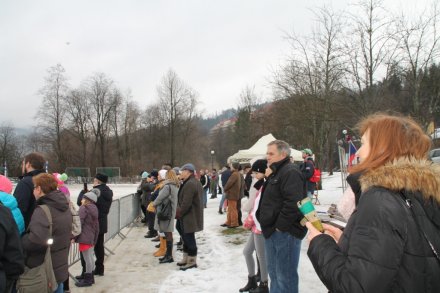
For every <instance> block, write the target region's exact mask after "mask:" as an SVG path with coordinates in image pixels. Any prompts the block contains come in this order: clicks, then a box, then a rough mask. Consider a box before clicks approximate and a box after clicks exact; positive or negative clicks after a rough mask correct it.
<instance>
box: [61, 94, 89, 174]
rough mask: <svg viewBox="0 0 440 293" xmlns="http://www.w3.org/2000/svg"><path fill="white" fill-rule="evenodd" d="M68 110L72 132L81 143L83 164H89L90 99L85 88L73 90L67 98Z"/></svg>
mask: <svg viewBox="0 0 440 293" xmlns="http://www.w3.org/2000/svg"><path fill="white" fill-rule="evenodd" d="M66 111H67V113H68V115H69V128H68V129H69V130H70V133H71V134H72V135H73V136H74V137H75V138H76V139H78V140H79V142H80V144H81V164H82V166H87V145H88V143H89V140H90V132H91V129H90V128H91V124H90V113H89V111H90V110H89V101H88V99H87V94H86V91H85V89H83V88H79V89H74V90H71V91H70V92H69V94H68V96H67V99H66Z"/></svg>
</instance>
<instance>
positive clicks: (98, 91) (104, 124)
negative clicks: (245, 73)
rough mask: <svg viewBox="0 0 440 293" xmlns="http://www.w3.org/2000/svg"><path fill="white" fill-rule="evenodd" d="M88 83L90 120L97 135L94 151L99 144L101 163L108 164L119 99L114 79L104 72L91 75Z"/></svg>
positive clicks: (102, 164)
mask: <svg viewBox="0 0 440 293" xmlns="http://www.w3.org/2000/svg"><path fill="white" fill-rule="evenodd" d="M86 84H87V90H86V93H87V99H88V104H89V105H90V106H91V109H90V112H89V114H90V115H89V120H90V124H91V126H92V131H93V134H94V136H95V145H94V149H93V150H94V153H95V151H96V147H97V144H99V150H100V153H99V156H100V164H101V166H102V167H105V166H106V153H105V151H106V143H107V137H108V135H109V132H110V119H111V118H112V116H111V115H112V113H113V111H114V109H115V107H116V103H117V100H116V99H115V95H113V92H112V90H113V86H114V85H113V81H112V80H111V79H110V78H109V77H107V76H106V75H105V74H104V73H96V74H94V75H93V76H91V77H89V78H88V79H87V81H86Z"/></svg>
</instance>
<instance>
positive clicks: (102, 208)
mask: <svg viewBox="0 0 440 293" xmlns="http://www.w3.org/2000/svg"><path fill="white" fill-rule="evenodd" d="M107 181H108V176H107V175H105V174H101V173H97V174H96V175H95V178H94V179H93V188H96V189H99V191H100V195H99V197H98V201H97V202H96V207H97V208H98V220H99V234H98V240H97V242H96V245H95V256H96V262H95V270H94V271H93V273H94V274H95V275H98V276H104V234H105V233H107V215H108V213H109V211H110V207H111V205H112V201H113V191H112V190H111V189H110V188H109V187H108V186H107Z"/></svg>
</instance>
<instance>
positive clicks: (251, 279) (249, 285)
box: [238, 276, 258, 292]
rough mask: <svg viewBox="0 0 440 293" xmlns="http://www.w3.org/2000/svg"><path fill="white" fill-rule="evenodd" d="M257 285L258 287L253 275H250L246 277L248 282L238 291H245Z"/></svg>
mask: <svg viewBox="0 0 440 293" xmlns="http://www.w3.org/2000/svg"><path fill="white" fill-rule="evenodd" d="M257 287H258V284H257V281H256V280H255V276H252V277H248V282H247V284H246V286H244V287H243V288H241V289H240V290H238V291H240V292H247V291H249V290H251V289H255V288H257Z"/></svg>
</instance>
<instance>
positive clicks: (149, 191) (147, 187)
mask: <svg viewBox="0 0 440 293" xmlns="http://www.w3.org/2000/svg"><path fill="white" fill-rule="evenodd" d="M158 174H159V173H158V172H157V170H153V171H151V173H150V175H148V178H147V183H146V184H144V185H143V186H142V187H141V189H142V191H143V192H144V191H145V192H146V202H145V204H146V206H147V207H148V205H149V204H150V203H151V202H152V201H153V192H154V190H155V188H156V185H157V183H159V182H158V180H157V176H158ZM155 216H156V214H155V213H153V212H150V211H148V210H147V226H148V232H147V234H146V235H145V236H144V237H145V238H154V237H156V236H157V231H156V230H155V229H154V218H155Z"/></svg>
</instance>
